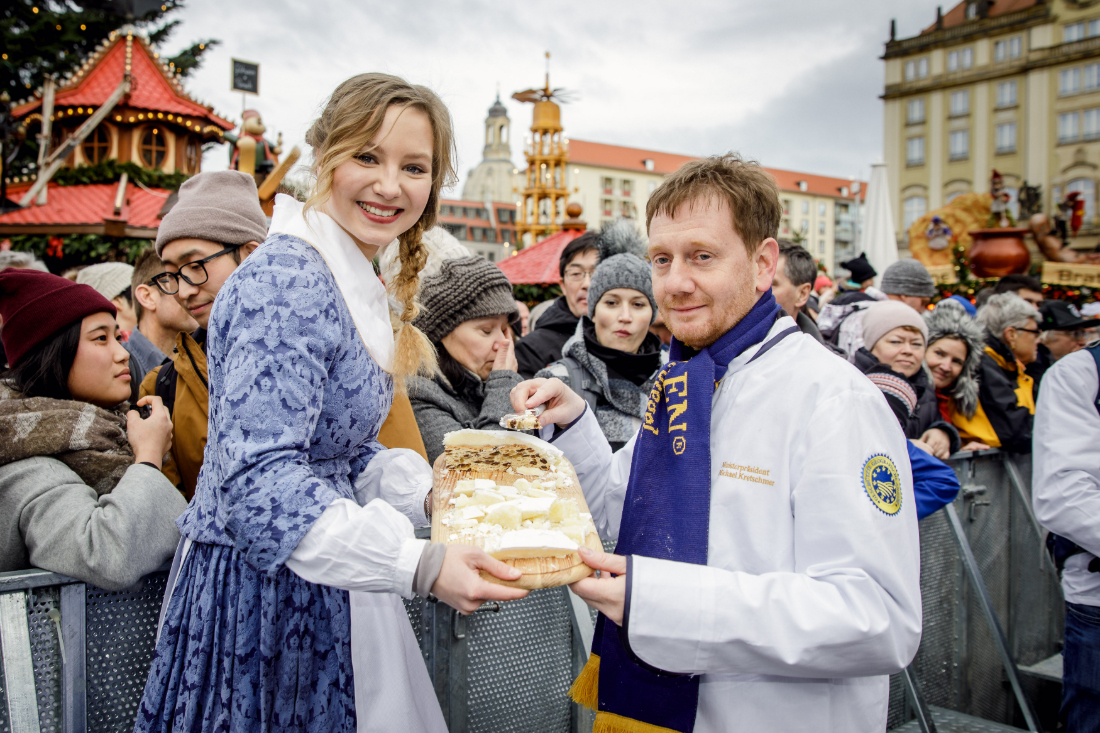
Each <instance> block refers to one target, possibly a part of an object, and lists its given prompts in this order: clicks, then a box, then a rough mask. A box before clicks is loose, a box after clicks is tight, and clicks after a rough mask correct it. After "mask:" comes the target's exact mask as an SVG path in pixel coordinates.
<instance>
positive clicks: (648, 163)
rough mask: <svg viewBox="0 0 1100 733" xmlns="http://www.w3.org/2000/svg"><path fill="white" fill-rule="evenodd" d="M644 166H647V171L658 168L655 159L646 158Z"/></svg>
mask: <svg viewBox="0 0 1100 733" xmlns="http://www.w3.org/2000/svg"><path fill="white" fill-rule="evenodd" d="M642 165H644V166H645V169H646V170H647V171H651V170H653V169H654V168H656V167H657V164H656V163H655V162H654V161H653V158H646V159H645V160H643V161H642Z"/></svg>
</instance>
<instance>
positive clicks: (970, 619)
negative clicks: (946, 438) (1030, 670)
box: [888, 451, 1063, 730]
mask: <svg viewBox="0 0 1100 733" xmlns="http://www.w3.org/2000/svg"><path fill="white" fill-rule="evenodd" d="M950 462H951V464H952V465H953V467H954V469H955V472H956V474H957V475H958V477H959V482H960V483H961V484H962V490H961V491H960V492H959V496H958V497H957V498H956V499H955V501H954V503H953V504H952V505H950V506H948V507H945V509H944V510H943V511H938V512H936V513H934V514H932V515H931V516H929V517H926V518H925V519H923V520H922V521H921V523H920V539H921V595H922V599H923V604H924V633H923V635H922V637H921V645H920V650H919V651H918V652H917V657H916V659H915V660H914V661H913V664H912V665H911V666H910V669H909V670H908V671H909V672H910V673H911V675H912V676H913V678H914V680H915V682H916V684H917V685H918V687H919V690H920V692H921V694H922V697H923V701H924V702H925V703H926V704H927V705H928V706H931V707H932V711H931V718H933V719H935V718H937V716H938V717H940V718H943V719H946V718H951V719H952V721H957V719H958V718H960V717H961V718H966V717H968V716H973V718H980V719H982V720H983V721H991V722H994V723H1000V724H1002V725H1012V726H1017V727H1018V728H1022V729H1029V728H1030V729H1032V730H1038V729H1039V728H1040V721H1039V720H1038V718H1039V717H1042V716H1040V715H1039V714H1037V713H1036V712H1035V710H1034V707H1035V702H1036V701H1037V700H1040V698H1041V697H1042V696H1043V693H1045V694H1046V697H1048V698H1049V696H1050V695H1051V694H1053V692H1054V691H1053V690H1052V689H1051V687H1050V686H1049V685H1050V684H1052V683H1043V682H1040V681H1039V680H1035V679H1029V678H1026V677H1022V676H1021V675H1019V673H1018V671H1017V666H1023V665H1032V664H1035V663H1037V662H1040V661H1041V660H1044V659H1047V658H1048V657H1050V656H1051V655H1053V654H1056V653H1057V652H1058V650H1059V649H1060V648H1061V640H1062V624H1063V607H1062V597H1061V589H1060V587H1059V584H1058V579H1057V574H1056V573H1055V571H1054V567H1053V564H1052V563H1051V561H1050V558H1049V556H1048V555H1047V553H1046V550H1045V547H1044V538H1045V532H1044V531H1043V530H1042V528H1041V527H1040V526H1039V524H1038V522H1036V521H1035V517H1034V514H1033V513H1032V510H1031V459H1030V456H1026V455H1024V456H1021V455H1008V454H1004V453H1000V452H999V451H985V452H982V453H981V454H976V453H962V454H958V455H956V456H954V457H953V458H952V460H951V461H950ZM968 553H969V558H968ZM968 560H969V562H968ZM979 581H980V582H979ZM1044 685H1047V686H1046V687H1044ZM907 697H908V699H907ZM1047 707H1049V705H1048V706H1047ZM1055 708H1056V705H1055ZM919 712H920V710H919V706H918V705H915V704H914V702H913V695H912V692H911V691H910V694H909V695H908V696H907V695H906V684H905V678H904V675H903V674H899V675H895V676H894V677H893V678H892V679H891V700H890V713H889V724H888V728H889V729H895V728H902V729H904V730H928V729H927V728H923V727H922V726H921V725H920V721H919V720H914V721H913V722H910V723H908V724H906V721H910V720H912V719H913V718H914V717H915V716H916V717H919V715H918V713H919ZM956 714H961V715H956ZM941 727H943V726H941ZM952 729H955V728H954V727H952ZM961 729H964V730H965V729H967V728H966V727H964V728H961ZM987 729H988V728H987Z"/></svg>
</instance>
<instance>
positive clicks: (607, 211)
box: [602, 199, 615, 216]
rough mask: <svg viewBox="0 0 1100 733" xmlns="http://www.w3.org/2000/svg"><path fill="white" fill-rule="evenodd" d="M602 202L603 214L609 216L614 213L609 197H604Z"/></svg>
mask: <svg viewBox="0 0 1100 733" xmlns="http://www.w3.org/2000/svg"><path fill="white" fill-rule="evenodd" d="M602 203H603V215H604V216H611V215H612V214H614V213H615V207H614V205H613V204H612V203H611V199H604V200H603V202H602Z"/></svg>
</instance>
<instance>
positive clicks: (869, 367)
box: [854, 347, 962, 453]
mask: <svg viewBox="0 0 1100 733" xmlns="http://www.w3.org/2000/svg"><path fill="white" fill-rule="evenodd" d="M854 363H855V366H856V368H857V369H859V370H860V371H861V372H863V373H864V374H866V375H867V376H868V377H870V378H871V381H873V382H875V384H876V385H877V386H878V387H879V389H881V390H882V392H883V394H884V395H886V402H887V403H889V405H890V408H891V409H892V410H893V411H894V415H895V416H896V417H897V418H898V422H899V423H900V424H901V428H902V430H904V431H905V437H906V438H909V439H910V440H919V439H920V437H921V436H922V435H924V433H925V431H927V430H931V429H932V428H936V429H937V430H942V431H943V432H945V433H947V437H948V438H949V439H950V441H951V452H952V453H955V452H956V451H958V450H959V447H960V446H961V445H962V443H961V441H960V440H959V431H958V430H956V429H955V427H954V426H953V425H952V424H951V423H949V422H947V421H946V420H944V419H943V416H942V415H941V414H940V407H939V404H938V403H937V402H936V387H935V385H933V384H932V382H931V381H930V380H929V379H928V372H926V371H925V370H924V367H923V366H922V367H921V368H920V369H918V370H917V373H916V374H914V375H913V376H911V377H906V376H905V375H904V374H899V373H898V372H895V371H894V370H893V369H891V368H890V367H888V366H887V365H886V364H883V363H882V362H881V361H879V360H878V359H877V358H876V357H875V355H874V354H872V353H871V352H870V351H868V350H867V348H866V347H863V348H861V349H860V350H859V351H857V352H856V358H855V362H854ZM901 382H904V384H905V385H908V386H909V388H910V389H911V390H912V392H911V393H905V394H904V395H903V394H902V392H903V391H904V386H903V385H901V384H900V383H901ZM891 385H896V386H897V387H898V389H891V388H890V387H891Z"/></svg>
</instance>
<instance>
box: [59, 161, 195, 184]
mask: <svg viewBox="0 0 1100 733" xmlns="http://www.w3.org/2000/svg"><path fill="white" fill-rule="evenodd" d="M123 173H127V174H129V176H130V181H131V182H133V183H140V184H141V185H143V186H148V187H149V188H163V189H167V190H169V191H176V190H178V189H179V187H180V186H182V185H183V182H184V181H186V180H187V179H188V178H190V176H189V175H187V174H186V173H165V172H164V171H161V170H156V169H152V168H142V167H141V166H140V165H137V164H136V163H119V162H118V161H117V160H115V159H114V158H111V159H108V160H105V161H103V162H102V163H96V164H95V165H81V166H77V167H76V168H62V169H60V170H59V171H57V173H54V175H53V178H51V179H50V182H51V183H56V184H57V185H58V186H80V185H86V184H89V183H118V180H119V179H120V178H122V174H123Z"/></svg>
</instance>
